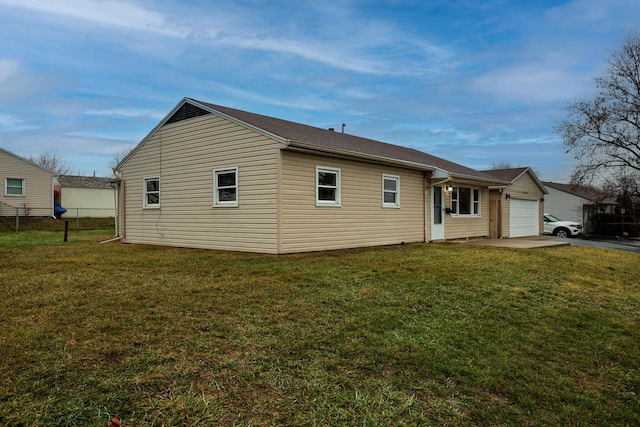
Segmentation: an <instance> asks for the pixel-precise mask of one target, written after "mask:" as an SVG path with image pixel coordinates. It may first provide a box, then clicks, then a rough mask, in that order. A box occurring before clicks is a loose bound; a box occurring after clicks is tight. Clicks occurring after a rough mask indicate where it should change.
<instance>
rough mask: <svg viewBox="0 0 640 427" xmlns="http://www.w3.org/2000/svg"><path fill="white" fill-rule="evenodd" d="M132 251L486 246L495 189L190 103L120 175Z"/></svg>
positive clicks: (457, 172)
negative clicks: (440, 243) (474, 240)
mask: <svg viewBox="0 0 640 427" xmlns="http://www.w3.org/2000/svg"><path fill="white" fill-rule="evenodd" d="M116 173H117V175H118V179H116V180H114V185H117V192H118V216H117V221H116V224H117V231H116V233H117V235H118V236H119V237H121V238H122V241H123V242H125V243H142V244H154V245H166V246H181V247H193V248H208V249H222V250H237V251H250V252H263V253H292V252H302V251H316V250H327V249H338V248H351V247H361V246H375V245H387V244H399V243H402V242H407V243H409V242H425V241H437V240H445V239H460V238H471V237H485V236H488V234H489V186H494V185H503V184H507V183H506V182H504V181H502V180H500V179H496V178H495V177H493V176H491V175H488V174H486V173H483V172H479V171H476V170H473V169H470V168H467V167H465V166H462V165H459V164H456V163H453V162H450V161H447V160H444V159H441V158H438V157H434V156H431V155H429V154H426V153H423V152H420V151H417V150H414V149H410V148H405V147H400V146H396V145H391V144H386V143H382V142H378V141H374V140H370V139H365V138H360V137H357V136H353V135H349V134H345V133H341V132H335V131H333V130H332V129H329V130H326V129H320V128H316V127H311V126H307V125H303V124H299V123H294V122H289V121H285V120H280V119H276V118H272V117H266V116H262V115H258V114H253V113H249V112H245V111H240V110H235V109H231V108H227V107H222V106H218V105H213V104H209V103H205V102H200V101H196V100H193V99H189V98H185V99H183V100H182V101H181V102H180V103H179V104H178V105H177V106H176V107H175V108H174V109H173V110H172V111H171V112H170V113H169V114H168V115H167V116H166V117H165V118H164V119H163V120H162V121H161V122H160V123H159V124H158V125H157V126H156V127H155V128H154V129H153V130H152V131H151V133H150V134H149V135H147V137H146V138H144V139H143V140H142V141H141V142H140V144H138V146H137V147H136V148H135V149H134V150H132V152H131V153H130V154H129V155H128V156H127V157H126V158H125V159H123V161H122V162H121V163H120V164H119V165H118V167H117V171H116Z"/></svg>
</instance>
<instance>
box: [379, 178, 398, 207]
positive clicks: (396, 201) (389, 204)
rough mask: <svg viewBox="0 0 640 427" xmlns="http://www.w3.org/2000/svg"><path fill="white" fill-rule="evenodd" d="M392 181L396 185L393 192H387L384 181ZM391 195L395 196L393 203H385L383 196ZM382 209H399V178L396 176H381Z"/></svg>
mask: <svg viewBox="0 0 640 427" xmlns="http://www.w3.org/2000/svg"><path fill="white" fill-rule="evenodd" d="M387 180H388V181H394V182H395V183H396V189H395V191H391V190H387V189H386V188H385V186H384V182H385V181H387ZM386 193H392V194H394V195H395V202H393V203H389V202H386V201H385V197H384V196H385V194H386ZM382 207H383V208H396V209H397V208H399V207H400V177H399V176H398V175H389V174H386V173H385V174H382Z"/></svg>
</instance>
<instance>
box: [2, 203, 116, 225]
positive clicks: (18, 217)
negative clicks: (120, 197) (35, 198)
mask: <svg viewBox="0 0 640 427" xmlns="http://www.w3.org/2000/svg"><path fill="white" fill-rule="evenodd" d="M66 209H67V211H66V212H65V214H64V216H63V217H62V219H56V217H55V216H54V210H53V207H33V206H29V205H25V206H11V205H8V204H6V203H4V202H0V222H1V223H2V225H3V226H4V227H5V228H8V229H13V230H15V231H20V229H21V228H23V229H24V225H25V224H26V223H30V222H34V221H39V220H42V219H46V218H50V219H56V220H58V221H63V222H64V221H65V220H67V221H69V224H70V225H71V227H74V225H75V229H76V230H79V229H81V228H82V222H83V220H85V222H88V221H89V220H90V219H93V218H103V219H108V218H111V219H113V218H114V217H115V209H114V208H66Z"/></svg>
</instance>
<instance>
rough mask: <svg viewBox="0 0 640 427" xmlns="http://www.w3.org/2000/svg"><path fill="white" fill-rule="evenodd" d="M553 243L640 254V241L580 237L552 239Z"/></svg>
mask: <svg viewBox="0 0 640 427" xmlns="http://www.w3.org/2000/svg"><path fill="white" fill-rule="evenodd" d="M552 240H553V241H558V242H568V243H569V244H571V245H573V246H592V247H596V248H605V249H617V250H621V251H628V252H635V253H637V254H640V239H634V238H630V239H616V238H608V237H592V236H589V237H578V238H565V239H559V238H557V237H554V238H552Z"/></svg>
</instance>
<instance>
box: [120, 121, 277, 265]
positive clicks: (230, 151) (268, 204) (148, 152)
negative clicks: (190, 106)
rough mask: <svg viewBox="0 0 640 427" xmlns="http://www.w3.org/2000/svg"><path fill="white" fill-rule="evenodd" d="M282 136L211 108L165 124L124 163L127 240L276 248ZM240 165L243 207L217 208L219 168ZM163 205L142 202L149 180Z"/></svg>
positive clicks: (268, 250)
mask: <svg viewBox="0 0 640 427" xmlns="http://www.w3.org/2000/svg"><path fill="white" fill-rule="evenodd" d="M279 148H280V143H278V142H276V141H274V140H272V139H270V138H267V137H265V136H263V135H261V134H259V133H257V132H254V131H252V130H249V129H246V128H245V127H242V126H240V125H238V124H236V123H234V122H231V121H229V120H226V119H223V118H219V117H217V116H215V115H214V114H208V115H205V116H200V117H196V118H192V119H188V120H183V121H180V122H176V123H172V124H169V125H164V126H163V127H161V128H160V129H158V130H157V131H156V132H155V133H154V134H153V135H152V136H151V137H150V138H149V139H148V140H146V141H145V142H144V143H143V144H142V145H141V146H140V147H139V148H138V149H137V151H136V152H135V153H134V154H133V155H132V156H131V157H130V158H129V159H128V160H127V161H126V162H125V164H124V165H123V166H122V167H121V169H122V176H123V179H124V180H125V183H126V191H125V193H124V194H125V198H126V202H125V203H126V212H125V214H124V234H125V242H128V243H144V244H157V245H167V246H184V247H194V248H207V249H222V250H237V251H252V252H265V253H276V252H277V162H278V152H279ZM227 167H238V182H237V184H238V206H237V207H213V170H214V169H218V168H227ZM151 176H159V177H160V207H159V208H158V209H143V179H144V178H145V177H151Z"/></svg>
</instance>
